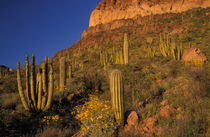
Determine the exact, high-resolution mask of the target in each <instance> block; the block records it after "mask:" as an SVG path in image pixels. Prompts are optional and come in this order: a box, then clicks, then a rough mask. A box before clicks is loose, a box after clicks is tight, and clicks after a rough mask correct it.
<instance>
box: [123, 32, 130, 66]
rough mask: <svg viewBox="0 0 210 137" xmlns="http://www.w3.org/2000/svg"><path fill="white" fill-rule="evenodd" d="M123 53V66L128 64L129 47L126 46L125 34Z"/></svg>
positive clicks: (125, 35)
mask: <svg viewBox="0 0 210 137" xmlns="http://www.w3.org/2000/svg"><path fill="white" fill-rule="evenodd" d="M123 50H124V51H123V53H124V64H128V62H129V45H128V36H127V34H126V33H125V34H124V48H123Z"/></svg>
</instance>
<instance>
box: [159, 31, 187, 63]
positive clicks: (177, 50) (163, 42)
mask: <svg viewBox="0 0 210 137" xmlns="http://www.w3.org/2000/svg"><path fill="white" fill-rule="evenodd" d="M159 47H160V52H161V54H162V55H163V56H164V57H172V58H173V59H175V60H181V59H182V55H183V47H182V44H180V45H178V44H176V43H175V41H174V40H172V39H171V38H169V35H168V34H167V35H166V34H163V36H162V35H161V34H160V45H159Z"/></svg>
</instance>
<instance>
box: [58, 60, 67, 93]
mask: <svg viewBox="0 0 210 137" xmlns="http://www.w3.org/2000/svg"><path fill="white" fill-rule="evenodd" d="M59 71H60V83H59V84H60V88H59V89H60V91H64V88H65V83H66V61H65V58H64V57H62V58H61V59H60V70H59Z"/></svg>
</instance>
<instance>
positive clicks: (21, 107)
mask: <svg viewBox="0 0 210 137" xmlns="http://www.w3.org/2000/svg"><path fill="white" fill-rule="evenodd" d="M15 110H16V111H17V112H19V113H26V110H25V108H24V107H23V104H22V103H20V104H17V105H16V107H15Z"/></svg>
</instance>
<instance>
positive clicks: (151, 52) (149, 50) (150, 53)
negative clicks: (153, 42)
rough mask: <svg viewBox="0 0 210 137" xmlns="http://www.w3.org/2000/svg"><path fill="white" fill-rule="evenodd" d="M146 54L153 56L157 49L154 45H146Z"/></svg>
mask: <svg viewBox="0 0 210 137" xmlns="http://www.w3.org/2000/svg"><path fill="white" fill-rule="evenodd" d="M146 50H147V56H148V57H154V56H155V53H156V51H157V49H156V47H147V49H146Z"/></svg>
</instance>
